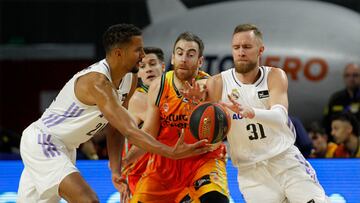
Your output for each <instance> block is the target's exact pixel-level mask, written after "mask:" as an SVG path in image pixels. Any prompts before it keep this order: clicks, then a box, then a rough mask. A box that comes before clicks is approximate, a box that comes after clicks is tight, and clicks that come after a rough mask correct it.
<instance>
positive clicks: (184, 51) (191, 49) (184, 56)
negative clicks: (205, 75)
mask: <svg viewBox="0 0 360 203" xmlns="http://www.w3.org/2000/svg"><path fill="white" fill-rule="evenodd" d="M202 63H203V57H202V56H201V57H200V56H199V45H198V44H197V43H196V42H194V41H186V40H179V41H178V42H177V43H176V45H175V50H174V52H173V54H172V57H171V64H172V65H173V66H174V72H175V75H176V77H177V78H178V79H180V80H182V81H186V80H187V81H191V79H192V78H194V77H195V76H196V75H197V73H198V70H199V68H200V67H201V65H202Z"/></svg>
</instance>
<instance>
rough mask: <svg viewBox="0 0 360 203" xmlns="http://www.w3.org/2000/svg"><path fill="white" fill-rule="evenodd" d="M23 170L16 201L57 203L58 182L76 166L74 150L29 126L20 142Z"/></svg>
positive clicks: (75, 169) (76, 170)
mask: <svg viewBox="0 0 360 203" xmlns="http://www.w3.org/2000/svg"><path fill="white" fill-rule="evenodd" d="M20 152H21V158H22V160H23V163H24V170H23V172H22V174H21V178H20V183H19V189H18V200H17V202H59V200H60V196H59V194H58V189H59V184H60V182H61V181H62V180H63V179H64V178H65V177H66V176H67V175H69V174H71V173H74V172H79V171H78V169H77V168H76V167H75V161H76V149H72V150H69V149H67V147H66V146H65V145H64V144H63V143H62V142H61V141H59V140H57V139H56V138H54V137H53V136H51V135H49V134H46V133H45V132H43V131H42V130H41V129H39V128H37V127H36V126H35V125H34V124H31V125H30V126H29V127H28V128H26V129H25V130H24V132H23V135H22V137H21V143H20Z"/></svg>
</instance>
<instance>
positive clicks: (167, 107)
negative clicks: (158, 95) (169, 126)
mask: <svg viewBox="0 0 360 203" xmlns="http://www.w3.org/2000/svg"><path fill="white" fill-rule="evenodd" d="M161 108H162V109H163V110H164V111H165V112H168V111H169V104H168V103H164V104H163V105H162V107H161Z"/></svg>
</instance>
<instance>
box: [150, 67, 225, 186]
mask: <svg viewBox="0 0 360 203" xmlns="http://www.w3.org/2000/svg"><path fill="white" fill-rule="evenodd" d="M208 77H209V75H208V74H207V73H205V72H202V71H200V72H199V74H198V76H197V77H196V80H200V79H206V78H208ZM156 105H157V106H158V107H159V110H160V130H159V135H158V137H157V140H159V141H160V142H162V143H164V144H167V145H169V146H174V145H175V144H176V142H177V141H178V138H179V135H180V133H181V130H182V128H184V129H185V142H186V143H188V144H190V143H195V142H196V141H197V140H196V139H195V138H194V137H193V136H192V135H191V132H190V130H189V125H188V119H189V116H190V114H191V108H192V106H191V105H190V104H189V103H188V101H187V100H186V99H185V98H184V97H183V96H182V95H181V94H180V92H179V90H178V89H177V88H176V87H175V85H174V71H169V72H167V73H164V74H163V75H162V78H161V86H160V91H159V94H158V97H157V100H156ZM224 154H225V147H224V146H221V147H219V148H218V149H217V150H215V151H213V152H209V153H206V154H202V155H198V156H195V157H190V158H186V159H181V160H173V159H169V158H165V157H162V156H160V155H156V154H152V155H151V157H150V159H149V163H148V167H147V170H146V172H145V174H146V175H152V176H154V178H155V179H157V178H158V179H159V180H161V181H162V182H165V183H166V182H168V183H169V184H168V185H167V187H169V190H170V191H171V189H170V188H172V189H175V188H176V187H179V188H182V187H187V186H188V185H189V184H191V183H190V180H191V179H192V176H193V175H194V174H195V173H194V171H196V170H197V169H198V168H199V167H200V166H202V165H203V164H204V163H206V162H207V161H208V160H210V159H214V158H223V157H224Z"/></svg>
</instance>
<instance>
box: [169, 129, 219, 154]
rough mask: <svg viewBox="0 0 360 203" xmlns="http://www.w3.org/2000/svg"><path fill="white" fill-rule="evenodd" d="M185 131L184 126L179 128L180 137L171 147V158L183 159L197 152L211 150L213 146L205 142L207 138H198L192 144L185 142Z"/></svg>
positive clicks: (202, 152) (201, 152)
mask: <svg viewBox="0 0 360 203" xmlns="http://www.w3.org/2000/svg"><path fill="white" fill-rule="evenodd" d="M184 137H185V133H184V128H183V129H182V130H181V134H180V137H179V139H178V141H177V143H176V144H175V147H174V148H173V151H172V154H173V156H172V157H171V158H173V159H183V158H187V157H191V156H195V155H199V154H204V153H206V152H209V151H212V150H213V146H211V145H209V144H207V142H208V140H206V139H204V140H200V141H198V142H196V143H193V144H186V143H185V141H184Z"/></svg>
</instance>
